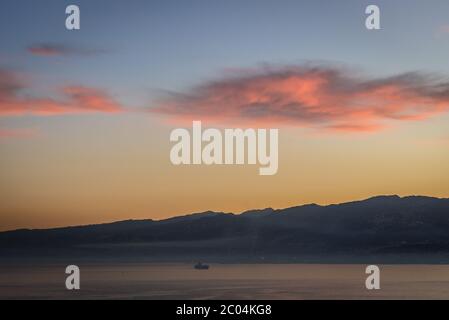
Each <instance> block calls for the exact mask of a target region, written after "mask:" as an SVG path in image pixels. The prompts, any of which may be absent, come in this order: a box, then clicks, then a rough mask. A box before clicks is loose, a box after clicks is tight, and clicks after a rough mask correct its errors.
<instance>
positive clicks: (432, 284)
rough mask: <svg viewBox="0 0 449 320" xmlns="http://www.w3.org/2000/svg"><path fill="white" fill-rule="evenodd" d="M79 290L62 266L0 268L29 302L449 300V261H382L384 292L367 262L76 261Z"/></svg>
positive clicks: (2, 281)
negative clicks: (68, 285) (372, 284)
mask: <svg viewBox="0 0 449 320" xmlns="http://www.w3.org/2000/svg"><path fill="white" fill-rule="evenodd" d="M79 267H80V269H81V290H79V291H67V290H66V289H65V277H66V275H65V273H64V272H65V266H57V265H53V266H36V267H31V266H28V267H17V266H14V267H13V266H0V298H1V299H15V298H30V299H52V298H61V299H84V298H87V299H359V298H361V299H382V298H386V299H449V265H381V266H380V268H381V289H380V290H377V291H368V290H366V289H365V279H366V275H365V265H304V264H251V265H238V264H229V265H219V264H217V265H211V268H210V270H194V269H193V268H192V265H190V264H139V265H137V264H120V265H100V264H98V265H79Z"/></svg>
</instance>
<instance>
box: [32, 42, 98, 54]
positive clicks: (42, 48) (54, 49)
mask: <svg viewBox="0 0 449 320" xmlns="http://www.w3.org/2000/svg"><path fill="white" fill-rule="evenodd" d="M27 51H28V52H29V53H31V54H33V55H36V56H44V57H51V56H69V55H82V56H87V55H93V54H99V53H104V50H98V49H91V48H83V47H72V46H66V45H63V44H59V43H38V44H33V45H31V46H29V47H28V48H27Z"/></svg>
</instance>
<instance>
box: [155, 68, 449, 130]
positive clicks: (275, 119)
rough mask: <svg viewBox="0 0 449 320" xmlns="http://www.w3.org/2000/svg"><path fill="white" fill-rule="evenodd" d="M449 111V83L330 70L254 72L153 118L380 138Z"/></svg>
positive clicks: (178, 100)
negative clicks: (390, 129) (400, 125)
mask: <svg viewBox="0 0 449 320" xmlns="http://www.w3.org/2000/svg"><path fill="white" fill-rule="evenodd" d="M448 110H449V83H448V82H444V81H441V80H439V79H437V78H436V77H433V76H429V75H423V74H420V73H406V74H401V75H399V76H394V77H387V78H377V79H364V78H360V77H356V76H353V75H351V74H349V73H348V72H345V71H342V70H341V69H337V68H331V67H302V66H290V67H284V68H276V69H268V70H260V71H251V72H249V73H247V74H240V75H237V76H233V77H228V78H224V79H220V80H218V81H214V82H209V83H205V84H203V85H201V86H199V87H197V88H195V89H193V90H192V91H191V92H189V93H187V94H173V95H171V96H170V97H167V98H165V99H162V100H161V101H159V103H158V104H157V105H156V106H155V107H154V108H152V112H155V113H160V114H164V115H168V116H169V117H170V119H174V120H179V119H183V120H188V119H190V120H193V119H199V120H205V119H207V120H209V121H215V122H219V123H236V122H244V123H246V124H251V125H257V124H260V123H264V124H267V123H269V124H272V125H277V126H279V125H292V126H307V127H315V128H320V129H326V130H331V131H337V132H341V131H346V132H348V131H349V132H354V131H361V132H366V131H379V130H382V129H383V128H385V127H386V126H388V125H391V122H393V123H394V121H396V122H398V121H406V120H424V119H426V118H428V117H430V116H432V115H436V114H439V113H442V112H446V111H448Z"/></svg>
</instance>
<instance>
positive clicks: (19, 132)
mask: <svg viewBox="0 0 449 320" xmlns="http://www.w3.org/2000/svg"><path fill="white" fill-rule="evenodd" d="M37 133H38V132H37V131H36V130H34V129H2V128H0V141H1V140H5V139H12V138H19V139H23V138H32V137H35V136H36V135H37Z"/></svg>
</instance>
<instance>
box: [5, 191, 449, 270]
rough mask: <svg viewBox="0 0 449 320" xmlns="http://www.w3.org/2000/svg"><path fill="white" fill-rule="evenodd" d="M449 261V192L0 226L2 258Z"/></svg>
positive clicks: (333, 261)
mask: <svg viewBox="0 0 449 320" xmlns="http://www.w3.org/2000/svg"><path fill="white" fill-rule="evenodd" d="M68 258H70V259H72V260H89V261H97V260H114V261H122V260H123V261H125V260H126V261H136V262H138V261H155V262H156V261H157V262H165V261H199V260H201V261H210V262H212V261H213V262H255V263H256V262H314V263H354V262H363V263H365V262H371V261H373V262H376V261H379V262H385V263H388V262H391V263H427V262H429V263H449V199H440V198H432V197H424V196H410V197H399V196H377V197H373V198H369V199H366V200H362V201H354V202H347V203H342V204H334V205H326V206H321V205H317V204H309V205H302V206H297V207H291V208H286V209H277V210H275V209H271V208H268V209H263V210H251V211H247V212H244V213H241V214H232V213H223V212H212V211H208V212H203V213H196V214H191V215H186V216H180V217H175V218H170V219H166V220H161V221H154V220H126V221H119V222H114V223H107V224H98V225H88V226H76V227H64V228H55V229H41V230H28V229H22V230H15V231H7V232H1V233H0V260H3V261H15V260H51V261H59V260H61V261H62V260H66V259H68Z"/></svg>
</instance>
